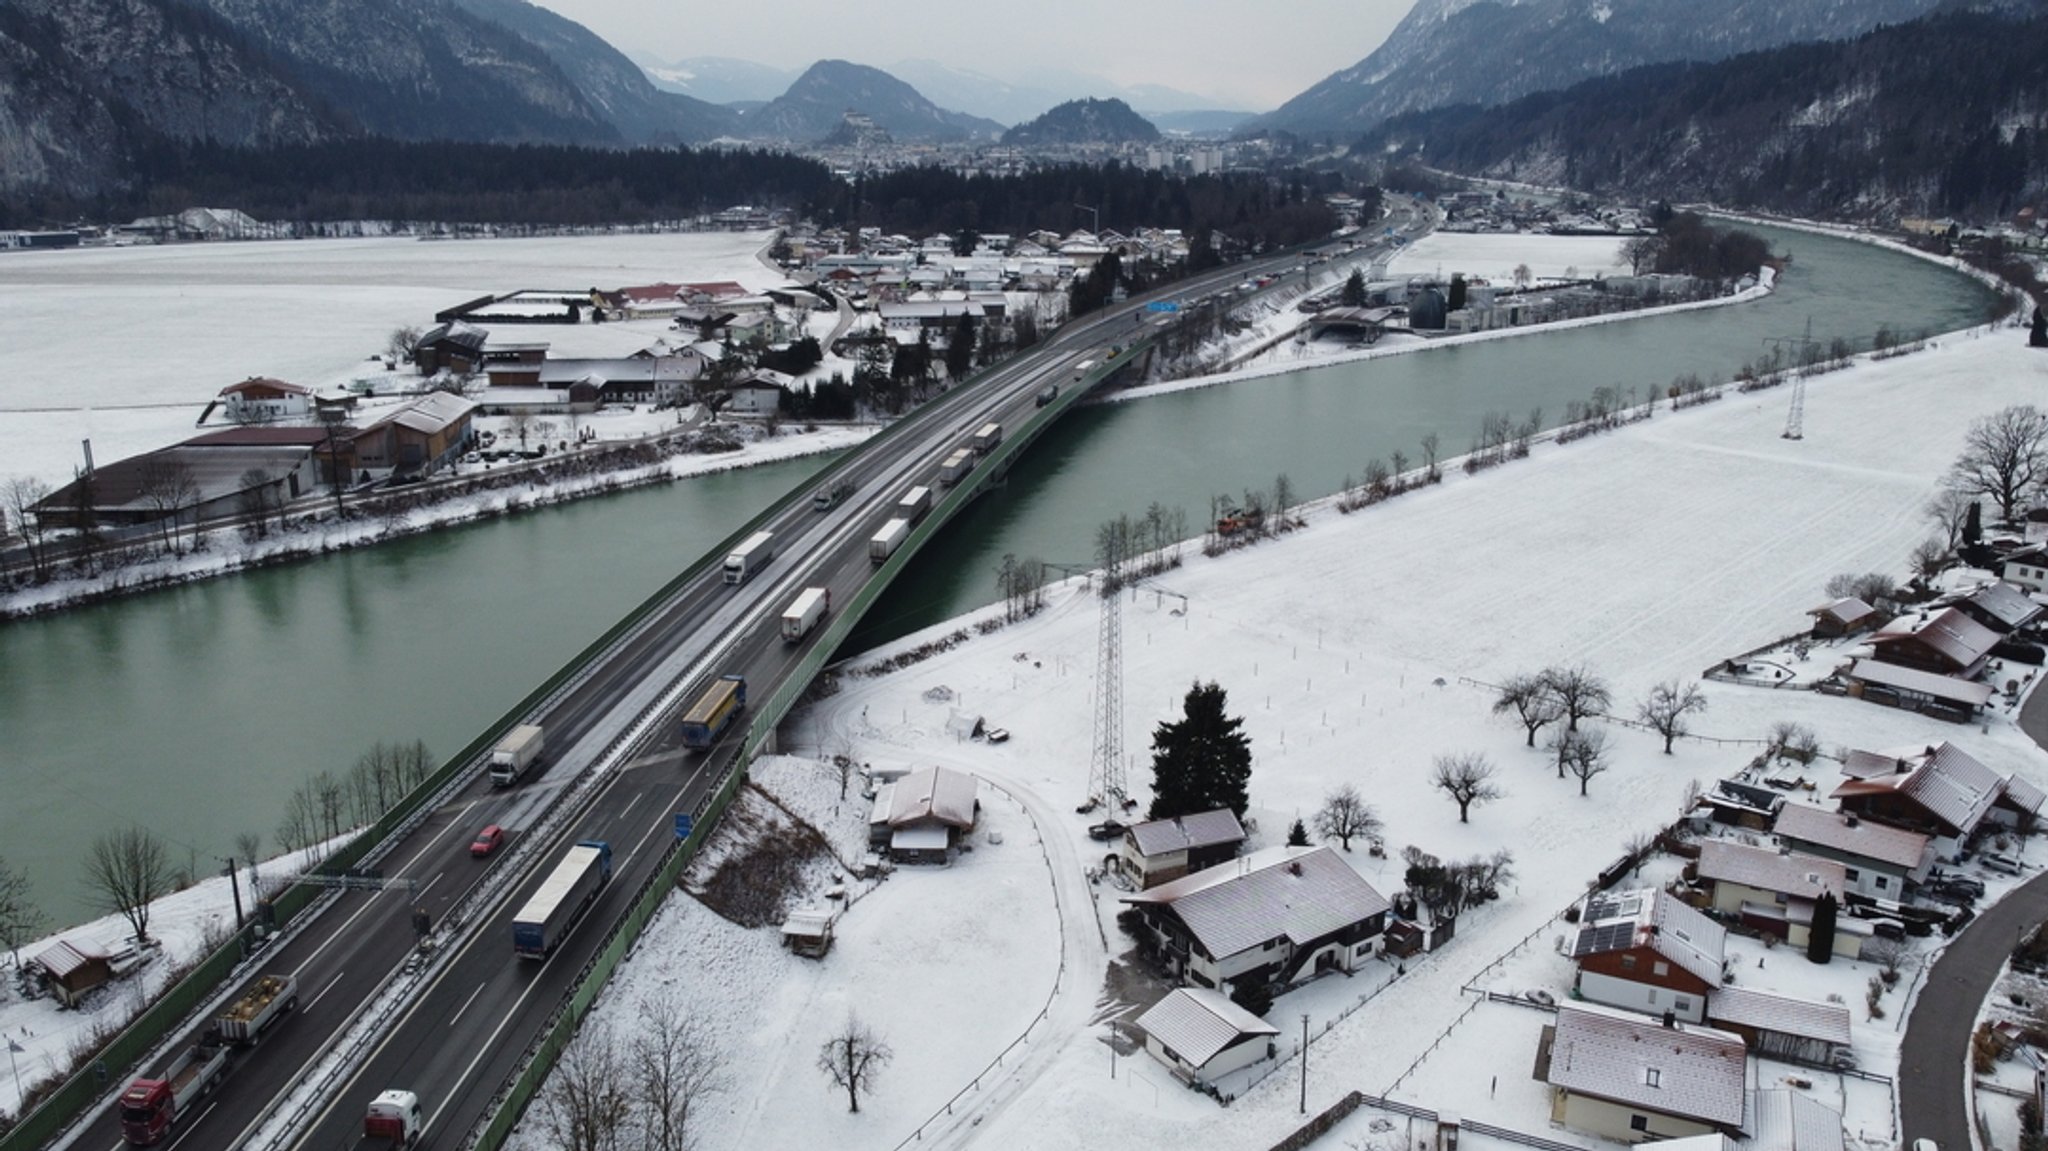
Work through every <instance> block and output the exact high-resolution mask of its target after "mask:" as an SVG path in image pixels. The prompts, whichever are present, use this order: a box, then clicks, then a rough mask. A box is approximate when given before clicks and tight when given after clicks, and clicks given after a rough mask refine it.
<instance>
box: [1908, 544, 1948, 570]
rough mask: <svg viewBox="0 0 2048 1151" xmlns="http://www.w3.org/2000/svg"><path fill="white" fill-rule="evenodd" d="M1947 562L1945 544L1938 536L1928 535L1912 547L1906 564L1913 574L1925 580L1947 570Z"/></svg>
mask: <svg viewBox="0 0 2048 1151" xmlns="http://www.w3.org/2000/svg"><path fill="white" fill-rule="evenodd" d="M1948 564H1949V551H1948V547H1947V545H1945V544H1943V543H1942V542H1941V540H1940V538H1939V537H1935V536H1929V537H1928V538H1926V539H1924V540H1921V541H1920V543H1919V546H1917V547H1915V548H1914V549H1913V556H1912V558H1911V559H1910V560H1909V561H1908V563H1907V566H1908V567H1910V568H1911V569H1912V571H1913V574H1914V575H1916V576H1918V577H1920V578H1921V579H1924V580H1926V579H1933V578H1934V577H1935V576H1938V575H1940V574H1941V573H1942V572H1943V571H1945V570H1947V568H1948Z"/></svg>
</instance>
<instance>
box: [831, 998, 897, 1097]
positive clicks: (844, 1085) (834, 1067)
mask: <svg viewBox="0 0 2048 1151" xmlns="http://www.w3.org/2000/svg"><path fill="white" fill-rule="evenodd" d="M895 1057H896V1053H895V1052H894V1051H891V1050H889V1045H888V1044H887V1043H884V1042H882V1041H881V1040H880V1039H879V1038H877V1037H876V1036H875V1033H874V1031H873V1030H872V1029H871V1028H869V1027H868V1025H867V1024H865V1023H862V1022H861V1021H860V1020H859V1019H858V1018H857V1017H855V1016H854V1015H852V1014H851V1013H849V1014H848V1015H847V1017H846V1024H845V1026H843V1027H841V1028H839V1031H838V1033H837V1034H835V1035H834V1036H833V1037H832V1038H830V1039H827V1040H826V1041H825V1045H824V1046H822V1047H820V1048H819V1049H818V1070H820V1071H823V1072H824V1073H825V1074H826V1075H827V1076H829V1077H831V1080H832V1082H833V1084H834V1085H835V1086H837V1087H839V1088H841V1089H843V1090H844V1091H845V1092H846V1108H847V1110H848V1111H854V1112H858V1111H859V1110H860V1097H861V1095H862V1093H863V1092H865V1093H866V1094H869V1095H873V1094H874V1093H875V1077H876V1076H877V1075H879V1074H880V1073H881V1070H882V1068H883V1067H884V1066H886V1065H887V1064H888V1062H889V1061H890V1060H891V1059H894V1058H895Z"/></svg>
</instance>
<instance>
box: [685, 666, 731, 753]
mask: <svg viewBox="0 0 2048 1151" xmlns="http://www.w3.org/2000/svg"><path fill="white" fill-rule="evenodd" d="M746 707H747V677H746V676H743V675H722V676H719V677H718V679H717V681H716V682H714V683H713V684H712V685H711V686H710V687H708V688H706V689H705V690H704V694H703V695H700V696H698V697H697V702H696V703H693V704H691V705H690V710H689V711H688V712H685V713H684V714H683V746H684V747H698V748H702V747H710V746H711V745H712V744H714V743H717V742H718V737H719V736H721V735H724V734H725V729H726V728H727V727H729V726H731V724H732V721H733V719H734V718H736V717H737V716H738V715H739V713H740V712H742V711H744V710H746Z"/></svg>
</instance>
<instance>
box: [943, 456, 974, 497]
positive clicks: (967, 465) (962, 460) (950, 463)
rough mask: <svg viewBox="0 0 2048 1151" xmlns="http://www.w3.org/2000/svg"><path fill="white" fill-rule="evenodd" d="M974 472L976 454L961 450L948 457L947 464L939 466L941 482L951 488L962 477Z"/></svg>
mask: <svg viewBox="0 0 2048 1151" xmlns="http://www.w3.org/2000/svg"><path fill="white" fill-rule="evenodd" d="M973 470H974V453H973V452H971V451H969V450H967V449H966V448H961V449H960V450H959V451H957V452H954V453H953V454H952V455H950V456H947V457H946V462H945V463H943V464H940V465H939V482H940V483H941V484H944V485H945V486H946V487H949V488H950V487H952V486H953V485H954V484H957V483H959V482H960V477H962V476H964V475H966V474H967V473H968V472H971V471H973Z"/></svg>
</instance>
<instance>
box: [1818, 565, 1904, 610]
mask: <svg viewBox="0 0 2048 1151" xmlns="http://www.w3.org/2000/svg"><path fill="white" fill-rule="evenodd" d="M1824 590H1825V591H1826V592H1827V594H1828V595H1831V596H1833V597H1835V598H1836V599H1847V598H1849V597H1851V596H1854V597H1855V598H1857V599H1860V600H1862V601H1863V602H1864V603H1867V604H1869V605H1870V606H1871V607H1879V606H1882V603H1883V601H1885V600H1889V599H1893V598H1895V597H1896V596H1897V595H1898V594H1899V585H1898V583H1897V581H1895V580H1893V579H1892V577H1890V576H1888V575H1885V574H1884V573H1882V572H1863V573H1861V574H1860V575H1859V574H1857V573H1855V572H1843V573H1842V574H1840V575H1834V576H1829V577H1828V582H1827V585H1826V587H1825V589H1824Z"/></svg>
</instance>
